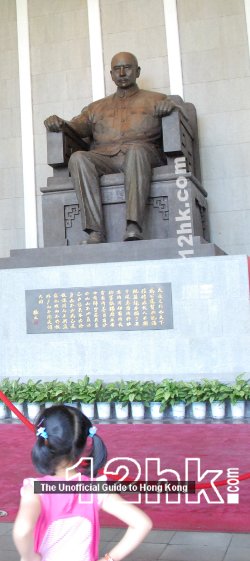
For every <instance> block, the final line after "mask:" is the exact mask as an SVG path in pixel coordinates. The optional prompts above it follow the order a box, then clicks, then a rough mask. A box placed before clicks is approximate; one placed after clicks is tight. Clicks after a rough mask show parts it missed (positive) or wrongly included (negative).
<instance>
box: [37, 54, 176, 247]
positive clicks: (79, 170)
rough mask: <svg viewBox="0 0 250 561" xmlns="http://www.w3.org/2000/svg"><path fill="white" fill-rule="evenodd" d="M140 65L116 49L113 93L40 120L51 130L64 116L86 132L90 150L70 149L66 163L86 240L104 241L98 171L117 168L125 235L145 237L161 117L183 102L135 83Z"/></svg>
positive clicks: (55, 129) (159, 153)
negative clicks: (66, 113)
mask: <svg viewBox="0 0 250 561" xmlns="http://www.w3.org/2000/svg"><path fill="white" fill-rule="evenodd" d="M140 70H141V69H140V67H139V66H138V62H137V59H136V57H135V56H134V55H133V54H131V53H126V52H121V53H118V54H116V55H115V56H114V57H113V58H112V61H111V71H110V74H111V78H112V80H113V81H114V82H115V84H116V86H117V90H116V92H115V93H114V94H113V95H110V96H108V97H105V98H103V99H100V100H98V101H95V102H93V103H90V105H88V106H87V107H85V108H84V109H83V110H82V112H81V114H80V115H78V116H77V117H74V118H73V119H72V120H71V121H65V120H63V119H61V118H60V117H58V116H57V115H53V116H51V117H48V118H47V119H46V120H45V122H44V124H45V126H46V128H47V129H48V130H49V131H53V132H58V131H60V130H61V128H62V126H63V124H64V123H65V122H67V123H68V124H69V125H70V126H71V127H72V128H73V129H74V130H75V131H76V132H77V133H78V134H79V135H80V136H81V137H82V138H85V137H89V138H90V141H91V144H90V150H89V151H86V152H84V151H77V152H74V153H73V154H72V156H71V157H70V160H69V166H68V167H69V172H70V174H71V178H72V181H73V185H74V189H75V191H76V195H77V199H78V203H79V206H80V211H81V219H82V227H83V230H85V231H86V232H87V233H88V234H89V237H88V242H87V243H100V242H104V241H105V227H104V221H103V211H102V201H101V192H100V184H99V177H100V176H102V175H103V174H110V173H115V172H121V171H122V172H124V181H125V195H126V223H127V226H126V232H125V235H124V241H130V240H141V239H143V235H142V224H143V219H144V213H145V205H146V202H147V199H148V196H149V189H150V182H151V175H152V168H153V167H156V166H160V165H163V164H164V163H166V159H165V156H164V153H163V152H162V150H161V147H160V145H161V134H162V133H161V130H162V129H161V118H162V117H163V116H164V115H168V114H169V113H171V111H172V110H173V109H175V110H179V111H182V108H181V107H180V106H178V105H176V104H175V103H174V102H173V101H172V100H170V99H169V98H168V96H166V95H164V94H161V93H157V92H151V91H146V90H142V89H139V87H138V86H137V84H136V79H137V78H138V77H139V76H140Z"/></svg>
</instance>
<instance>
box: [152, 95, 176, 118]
mask: <svg viewBox="0 0 250 561" xmlns="http://www.w3.org/2000/svg"><path fill="white" fill-rule="evenodd" d="M173 109H176V104H175V103H174V102H173V101H171V99H168V98H166V99H162V100H161V101H159V102H158V103H157V104H156V105H155V116H156V117H164V116H165V115H169V113H171V111H173Z"/></svg>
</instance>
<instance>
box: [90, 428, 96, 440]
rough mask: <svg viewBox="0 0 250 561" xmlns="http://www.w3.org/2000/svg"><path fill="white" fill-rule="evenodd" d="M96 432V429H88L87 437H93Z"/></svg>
mask: <svg viewBox="0 0 250 561" xmlns="http://www.w3.org/2000/svg"><path fill="white" fill-rule="evenodd" d="M96 431H97V428H96V427H90V429H89V436H91V438H93V436H95V433H96Z"/></svg>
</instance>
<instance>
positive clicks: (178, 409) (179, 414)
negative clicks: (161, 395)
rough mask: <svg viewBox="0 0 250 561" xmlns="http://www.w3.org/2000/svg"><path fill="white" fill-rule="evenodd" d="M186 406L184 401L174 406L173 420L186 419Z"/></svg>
mask: <svg viewBox="0 0 250 561" xmlns="http://www.w3.org/2000/svg"><path fill="white" fill-rule="evenodd" d="M185 412H186V405H185V403H184V401H179V403H174V404H173V405H172V414H173V419H185Z"/></svg>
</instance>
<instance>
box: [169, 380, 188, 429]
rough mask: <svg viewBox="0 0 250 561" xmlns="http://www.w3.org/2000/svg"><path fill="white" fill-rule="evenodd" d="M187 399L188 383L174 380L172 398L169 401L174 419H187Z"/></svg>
mask: <svg viewBox="0 0 250 561" xmlns="http://www.w3.org/2000/svg"><path fill="white" fill-rule="evenodd" d="M187 397H188V385H187V382H183V381H182V380H174V381H173V384H172V387H171V396H170V400H169V402H170V404H171V406H172V415H173V418H174V419H177V420H182V419H184V418H185V413H186V405H187Z"/></svg>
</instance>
